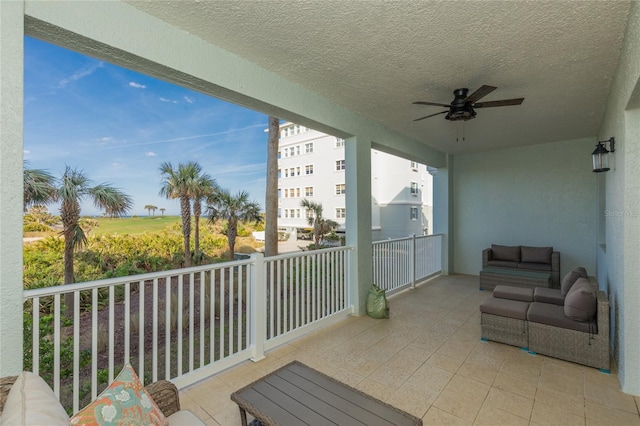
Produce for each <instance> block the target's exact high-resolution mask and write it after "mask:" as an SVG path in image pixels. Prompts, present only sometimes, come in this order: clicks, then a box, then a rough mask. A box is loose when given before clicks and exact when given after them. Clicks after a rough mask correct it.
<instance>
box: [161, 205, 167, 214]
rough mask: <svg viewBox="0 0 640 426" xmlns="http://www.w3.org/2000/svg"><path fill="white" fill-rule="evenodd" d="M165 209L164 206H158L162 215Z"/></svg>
mask: <svg viewBox="0 0 640 426" xmlns="http://www.w3.org/2000/svg"><path fill="white" fill-rule="evenodd" d="M165 210H167V209H165V208H164V207H160V213H162V216H164V211H165Z"/></svg>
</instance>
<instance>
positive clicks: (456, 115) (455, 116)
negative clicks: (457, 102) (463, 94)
mask: <svg viewBox="0 0 640 426" xmlns="http://www.w3.org/2000/svg"><path fill="white" fill-rule="evenodd" d="M476 114H477V113H476V112H475V111H474V110H473V108H471V107H470V106H455V107H451V109H450V111H449V112H448V113H447V115H445V117H444V118H445V119H446V120H449V121H459V120H464V121H467V120H471V119H473V118H475V117H476Z"/></svg>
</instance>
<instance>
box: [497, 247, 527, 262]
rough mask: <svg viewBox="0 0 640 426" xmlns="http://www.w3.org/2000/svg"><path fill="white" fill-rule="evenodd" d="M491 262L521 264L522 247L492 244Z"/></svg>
mask: <svg viewBox="0 0 640 426" xmlns="http://www.w3.org/2000/svg"><path fill="white" fill-rule="evenodd" d="M491 260H506V261H509V262H520V246H501V245H498V244H491Z"/></svg>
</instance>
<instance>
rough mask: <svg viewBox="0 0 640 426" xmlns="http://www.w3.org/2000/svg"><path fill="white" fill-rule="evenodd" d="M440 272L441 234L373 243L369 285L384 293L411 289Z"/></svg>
mask: <svg viewBox="0 0 640 426" xmlns="http://www.w3.org/2000/svg"><path fill="white" fill-rule="evenodd" d="M440 272H442V235H441V234H436V235H426V236H418V237H417V236H415V235H414V236H410V237H407V238H398V239H393V240H383V241H376V242H374V243H373V282H374V283H375V284H376V285H377V286H378V287H380V288H383V289H385V290H387V294H391V293H393V292H396V291H399V290H402V289H404V288H407V287H414V286H415V284H416V283H417V282H420V281H422V280H424V279H427V278H429V277H431V276H434V275H437V274H439V273H440Z"/></svg>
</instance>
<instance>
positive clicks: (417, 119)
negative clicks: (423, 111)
mask: <svg viewBox="0 0 640 426" xmlns="http://www.w3.org/2000/svg"><path fill="white" fill-rule="evenodd" d="M448 112H449V110H446V111H440V112H436V113H435V114H431V115H426V116H424V117H420V118H416V119H415V120H413V121H420V120H424V119H425V118H429V117H433V116H435V115H440V114H446V113H448Z"/></svg>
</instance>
